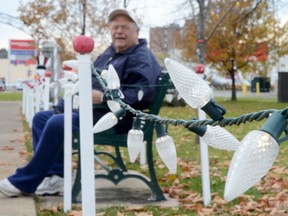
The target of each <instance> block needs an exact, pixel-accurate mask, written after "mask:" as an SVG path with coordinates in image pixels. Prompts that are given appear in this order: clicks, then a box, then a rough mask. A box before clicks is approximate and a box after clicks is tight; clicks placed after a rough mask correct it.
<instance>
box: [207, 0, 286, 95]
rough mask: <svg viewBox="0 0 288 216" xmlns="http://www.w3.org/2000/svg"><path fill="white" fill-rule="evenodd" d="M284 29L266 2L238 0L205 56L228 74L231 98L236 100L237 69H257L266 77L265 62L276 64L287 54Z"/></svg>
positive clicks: (253, 70)
mask: <svg viewBox="0 0 288 216" xmlns="http://www.w3.org/2000/svg"><path fill="white" fill-rule="evenodd" d="M218 3H219V2H218ZM225 4H226V3H225V1H222V4H220V3H219V4H218V5H219V6H220V8H221V7H225ZM220 15H221V11H220ZM213 16H217V14H211V19H210V20H211V24H212V25H213V23H212V22H213V19H215V17H213ZM287 30H288V29H287V25H284V26H283V27H281V25H280V22H279V21H278V20H276V19H275V17H274V13H273V11H272V10H270V6H269V1H253V0H251V1H249V0H247V1H239V2H238V4H237V6H236V7H235V8H233V9H232V13H229V14H228V15H227V18H226V19H225V20H224V21H223V22H222V23H221V25H219V27H218V28H217V30H216V31H215V33H214V35H213V37H211V38H210V41H209V43H208V44H207V49H206V59H207V62H210V63H212V64H213V65H214V66H215V67H216V68H217V69H219V70H220V71H225V72H227V73H228V74H229V76H230V77H231V79H232V92H231V93H232V96H231V100H237V97H236V86H235V74H236V72H237V71H238V70H241V71H242V72H244V73H245V72H249V73H251V72H252V73H253V72H255V69H256V68H257V70H259V71H260V70H261V72H262V75H265V76H267V74H268V72H269V67H267V66H268V64H269V65H270V66H272V65H275V63H276V60H277V58H279V57H280V56H282V55H284V54H287V53H288V49H287V47H284V46H283V45H284V44H283V43H284V40H283V38H285V37H286V38H287ZM276 38H277V39H276ZM270 69H271V67H270Z"/></svg>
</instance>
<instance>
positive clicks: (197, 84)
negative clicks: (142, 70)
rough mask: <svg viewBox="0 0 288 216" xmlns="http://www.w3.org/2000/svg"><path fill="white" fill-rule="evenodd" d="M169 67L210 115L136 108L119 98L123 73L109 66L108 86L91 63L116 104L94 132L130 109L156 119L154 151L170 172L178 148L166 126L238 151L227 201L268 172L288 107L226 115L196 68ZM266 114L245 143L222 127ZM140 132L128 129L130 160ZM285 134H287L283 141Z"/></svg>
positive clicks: (185, 94)
mask: <svg viewBox="0 0 288 216" xmlns="http://www.w3.org/2000/svg"><path fill="white" fill-rule="evenodd" d="M165 66H166V68H167V70H168V73H169V75H170V78H171V80H172V82H173V84H174V85H175V87H176V89H177V90H178V92H179V94H180V95H181V96H182V98H183V99H184V100H185V102H186V103H187V104H189V105H190V106H191V107H192V108H194V109H196V108H201V109H202V110H203V111H205V112H206V114H208V115H209V116H210V117H211V119H204V120H196V119H191V120H183V119H167V118H161V117H160V116H158V115H151V114H147V113H144V112H142V111H139V110H135V109H133V108H132V107H131V106H129V105H128V104H126V103H124V102H123V101H122V100H121V98H120V96H123V95H122V93H121V91H120V89H119V88H120V83H119V77H117V76H115V75H116V74H117V73H116V71H115V69H114V68H113V66H109V69H108V71H107V72H108V74H110V75H109V76H106V78H107V80H106V81H107V83H108V84H107V86H106V85H105V82H104V81H103V80H102V78H101V75H100V74H99V73H96V70H95V68H93V67H92V71H93V73H94V74H95V75H96V77H97V79H98V80H99V82H100V84H101V85H102V87H103V89H104V92H105V94H104V95H105V97H106V99H107V100H108V101H110V100H111V101H114V104H113V103H111V102H110V103H108V106H109V108H110V110H111V112H109V113H107V114H106V115H104V116H103V117H102V118H101V119H100V120H99V121H98V122H97V123H96V125H95V126H94V128H93V130H92V131H93V133H97V132H100V131H103V130H106V129H109V128H111V127H113V126H114V125H115V124H117V122H118V118H121V117H122V116H123V115H125V112H131V113H132V114H133V115H134V116H135V121H137V118H140V119H141V118H142V119H145V120H149V121H152V122H154V123H155V130H156V134H157V139H156V143H155V145H156V150H157V152H158V154H159V156H160V158H161V159H162V161H163V162H164V164H165V165H166V166H167V168H168V169H169V171H170V172H171V173H176V172H177V170H176V169H177V152H176V147H175V144H174V142H173V138H172V137H170V136H169V135H168V134H167V132H166V131H165V129H164V126H163V125H164V124H166V125H174V126H180V125H181V126H183V127H185V128H187V129H188V130H189V131H191V132H193V133H195V134H197V135H199V136H201V137H202V138H203V140H204V142H205V143H206V144H207V145H209V146H212V147H214V148H218V149H222V150H232V151H235V153H234V155H233V158H232V160H231V163H230V167H229V170H228V175H227V179H226V184H225V191H224V199H226V200H227V201H231V200H233V199H235V198H237V197H238V196H240V195H241V194H242V193H244V192H245V191H247V190H248V189H249V188H251V187H252V186H253V185H255V184H256V183H257V182H258V181H259V180H260V179H261V178H262V177H263V176H264V175H265V174H266V173H267V172H268V171H269V169H270V168H271V167H272V165H273V163H274V162H275V160H276V158H277V156H278V153H279V143H281V142H284V141H286V140H287V139H288V135H287V133H288V129H287V119H288V107H286V108H284V109H282V110H277V109H270V110H262V111H258V112H253V113H248V114H243V115H241V116H239V117H233V118H224V115H225V114H226V110H225V108H224V107H222V106H221V105H219V104H217V103H216V102H215V101H214V100H213V92H212V89H211V88H210V87H209V85H208V84H207V83H206V82H205V81H204V80H202V79H201V78H200V77H199V76H197V74H196V73H195V72H194V71H192V70H190V69H189V68H187V67H185V66H183V65H181V64H179V63H178V62H176V61H174V60H172V59H165ZM109 77H110V78H109ZM114 83H116V84H117V85H115V84H114ZM139 91H141V89H140V90H139ZM139 100H141V98H139ZM109 104H110V105H109ZM115 104H116V105H115ZM265 118H268V120H267V121H266V122H265V124H264V125H263V126H262V127H261V128H260V129H259V130H252V131H250V132H249V133H248V134H247V135H246V136H245V137H244V138H243V140H242V141H241V142H239V141H238V140H237V139H236V138H235V137H234V136H233V135H232V134H231V133H230V132H228V131H227V130H225V129H224V128H223V127H225V126H232V125H237V126H238V125H240V124H245V123H247V122H252V121H261V120H263V119H265ZM139 130H140V128H139V125H138V126H136V125H134V126H133V128H132V129H131V131H130V132H129V133H128V143H129V145H127V147H128V152H129V156H130V161H131V162H133V161H135V158H136V157H137V155H138V154H139V151H140V148H141V145H142V143H143V134H142V133H141V132H139ZM283 132H285V134H286V135H285V136H284V137H282V138H281V139H279V138H280V136H281V134H282V133H283Z"/></svg>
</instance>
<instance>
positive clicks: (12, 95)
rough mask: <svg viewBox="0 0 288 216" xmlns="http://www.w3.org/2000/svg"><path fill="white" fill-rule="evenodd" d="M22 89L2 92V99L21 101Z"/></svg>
mask: <svg viewBox="0 0 288 216" xmlns="http://www.w3.org/2000/svg"><path fill="white" fill-rule="evenodd" d="M21 100H22V91H19V92H5V91H4V92H0V101H21Z"/></svg>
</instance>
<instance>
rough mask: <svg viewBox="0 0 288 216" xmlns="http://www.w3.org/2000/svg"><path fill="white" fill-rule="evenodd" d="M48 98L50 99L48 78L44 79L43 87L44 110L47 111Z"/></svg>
mask: <svg viewBox="0 0 288 216" xmlns="http://www.w3.org/2000/svg"><path fill="white" fill-rule="evenodd" d="M49 98H50V77H47V76H46V77H45V85H44V110H49Z"/></svg>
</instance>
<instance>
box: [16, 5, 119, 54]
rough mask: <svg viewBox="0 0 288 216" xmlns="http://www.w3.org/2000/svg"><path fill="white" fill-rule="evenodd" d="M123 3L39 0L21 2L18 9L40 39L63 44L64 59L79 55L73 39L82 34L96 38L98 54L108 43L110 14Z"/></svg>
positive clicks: (22, 18) (21, 16)
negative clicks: (75, 50) (74, 48)
mask: <svg viewBox="0 0 288 216" xmlns="http://www.w3.org/2000/svg"><path fill="white" fill-rule="evenodd" d="M119 5H120V2H119V1H116V0H95V1H91V0H61V1H56V0H38V1H29V2H27V3H21V4H20V6H19V8H18V11H19V12H20V19H21V20H22V21H23V22H24V23H25V24H26V25H27V26H28V27H29V29H30V31H31V35H32V37H33V38H34V39H35V40H36V41H37V43H40V42H41V41H42V40H47V39H48V40H50V39H54V40H55V41H56V42H57V44H59V45H60V46H61V54H62V56H61V57H62V60H66V59H71V58H73V56H74V55H75V54H74V52H73V50H72V40H73V38H74V36H76V35H79V34H84V33H85V34H86V35H91V36H92V37H93V38H94V40H95V49H94V50H95V51H94V55H96V52H97V53H99V52H101V51H102V50H103V49H104V48H105V47H107V44H108V42H109V40H110V38H109V37H108V34H107V28H106V27H107V18H108V14H109V12H110V11H111V10H112V9H113V8H116V7H119ZM92 55H93V54H92Z"/></svg>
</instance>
